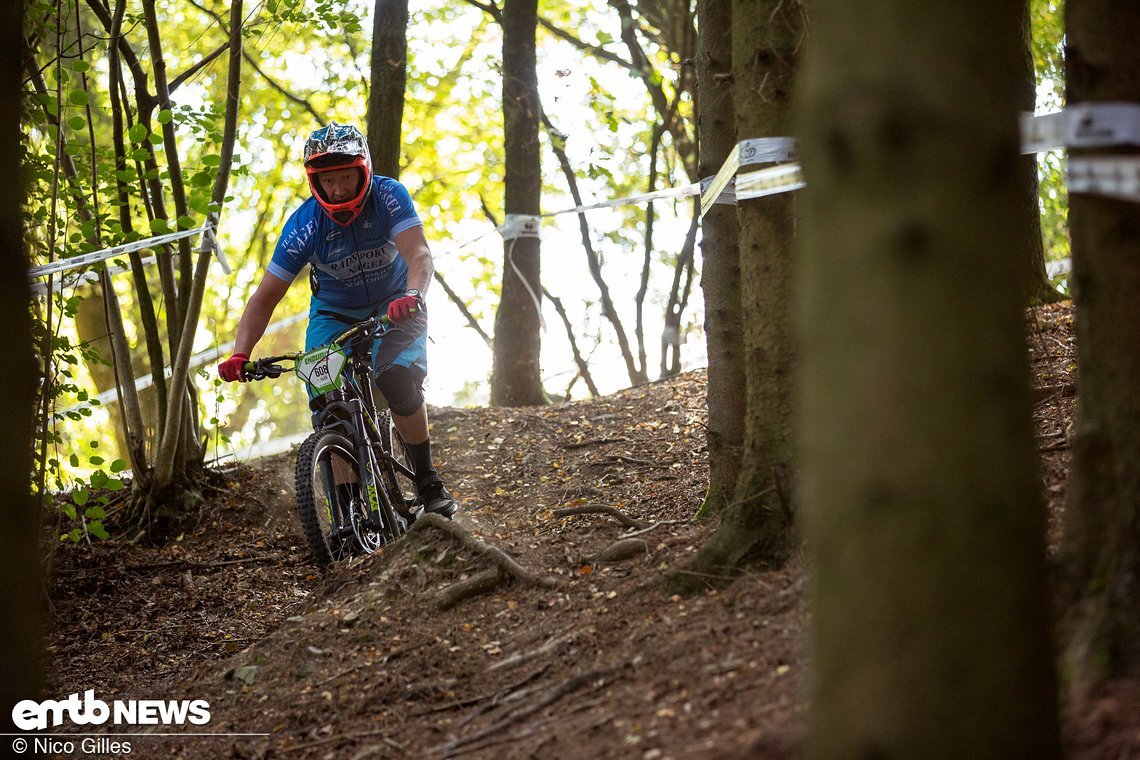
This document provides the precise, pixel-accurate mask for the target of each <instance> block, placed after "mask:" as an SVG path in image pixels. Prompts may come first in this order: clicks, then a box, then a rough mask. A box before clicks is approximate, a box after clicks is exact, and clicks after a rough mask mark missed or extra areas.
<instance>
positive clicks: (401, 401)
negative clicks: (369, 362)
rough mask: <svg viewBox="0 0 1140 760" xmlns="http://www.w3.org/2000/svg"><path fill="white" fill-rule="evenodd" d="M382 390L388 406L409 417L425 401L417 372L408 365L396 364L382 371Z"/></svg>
mask: <svg viewBox="0 0 1140 760" xmlns="http://www.w3.org/2000/svg"><path fill="white" fill-rule="evenodd" d="M376 384H377V386H379V388H380V392H381V393H383V394H384V398H385V399H387V400H388V408H390V409H391V410H392V411H393V412H394V413H395V414H398V415H400V416H401V417H409V416H411V415H412V414H413V413H415V411H416V410H417V409H419V408H420V406H421V405H422V404H423V403H424V394H423V391H422V390H420V384H419V382H418V381H417V380H416V376H415V374H414V373H413V372H412V371H411V370H410V369H408V368H407V367H401V366H400V365H398V364H397V365H394V366H392V367H389V368H388V369H386V370H384V371H383V372H381V373H380V379H379V380H378V381H377V383H376Z"/></svg>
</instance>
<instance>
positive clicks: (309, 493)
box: [296, 431, 384, 567]
mask: <svg viewBox="0 0 1140 760" xmlns="http://www.w3.org/2000/svg"><path fill="white" fill-rule="evenodd" d="M359 472H360V468H359V466H358V464H357V460H356V453H355V450H354V447H353V445H352V442H351V441H349V440H348V438H345V437H344V436H343V435H340V434H339V433H329V432H321V431H317V432H315V433H313V434H312V435H310V436H309V437H308V438H306V439H305V441H304V443H302V444H301V449H300V451H298V452H297V470H296V495H297V513H298V515H299V517H300V518H301V529H302V530H303V531H304V533H305V540H306V541H307V542H308V544H309V549H310V550H311V551H312V553H313V559H314V560H315V561H316V563H317V564H318V565H319V566H321V567H325V566H327V565H330V564H332V563H333V562H339V561H341V560H344V559H347V558H348V557H350V556H352V555H353V554H372V553H374V552H375V551H376V550H377V549H378V548H379V547H380V546H381V545H382V544H383V543H384V539H383V537H382V536H381V535H380V534H379V533H378V532H377V531H375V530H373V529H370V528H368V527H367V525H366V523H365V520H366V518H367V517H368V507H367V504H368V500H367V498H366V496H365V495H364V489H363V488H361V486H360V483H359V474H358V473H359ZM338 480H339V481H341V482H340V483H339V484H338V482H337V481H338ZM346 480H351V481H352V482H344V481H346Z"/></svg>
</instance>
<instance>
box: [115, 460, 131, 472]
mask: <svg viewBox="0 0 1140 760" xmlns="http://www.w3.org/2000/svg"><path fill="white" fill-rule="evenodd" d="M125 469H127V460H125V459H116V460H115V461H114V462H111V472H122V471H123V470H125Z"/></svg>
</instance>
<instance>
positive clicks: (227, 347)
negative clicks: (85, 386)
mask: <svg viewBox="0 0 1140 760" xmlns="http://www.w3.org/2000/svg"><path fill="white" fill-rule="evenodd" d="M308 316H309V312H308V310H305V311H301V312H298V313H296V314H294V315H293V316H291V317H286V318H285V319H282V320H280V321H278V322H274V323H273V324H271V325H269V326H268V327H266V328H265V332H264V333H263V335H271V334H273V333H275V332H280V331H282V330H284V329H285V328H286V327H289V326H291V325H295V324H297V323H298V322H300V321H301V320H302V319H305V318H307V317H308ZM233 350H234V341H232V340H231V341H230V342H229V343H223V344H221V345H220V346H215V347H214V348H208V349H206V350H205V351H202V352H201V353H197V354H194V355H193V356H191V357H190V363H189V365H188V368H189V369H196V368H197V367H200V366H202V365H203V364H208V363H209V362H212V361H216V360H218V359H220V358H222V357H223V356H225V355H226V354H228V353H229V352H230V351H233ZM172 372H173V370H172V369H171V368H169V367H168V368H167V369H166V371H165V373H164V374H165V375H166V377H167V379H170V376H171V374H172ZM152 385H154V377H153V376H152V375H149V374H146V375H143V376H141V377H137V378H135V388H136V389H138V390H142V389H143V388H149V387H150V386H152ZM93 399H94V400H96V401H98V403H100V404H108V403H110V402H112V401H118V399H119V394H118V393H117V392H116V390H115V389H114V388H111V389H110V390H106V391H103V392H102V393H100V394H99V395H97V396H94V397H93ZM91 405H92V402H91V401H84V402H81V403H78V404H75V405H74V406H69V407H68V408H67V409H64V410H63V411H62V412H59V414H67V413H68V412H74V411H78V410H79V409H82V408H83V407H85V406H91Z"/></svg>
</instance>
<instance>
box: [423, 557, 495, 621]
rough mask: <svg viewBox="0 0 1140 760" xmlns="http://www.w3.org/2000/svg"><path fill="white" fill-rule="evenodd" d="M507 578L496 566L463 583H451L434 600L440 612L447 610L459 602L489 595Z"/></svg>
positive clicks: (476, 574)
mask: <svg viewBox="0 0 1140 760" xmlns="http://www.w3.org/2000/svg"><path fill="white" fill-rule="evenodd" d="M508 577H509V576H508V575H507V574H506V572H504V571H503V568H501V567H499V566H498V565H496V566H495V567H492V568H490V569H488V570H484V571H483V572H481V573H475V575H472V576H471V577H470V578H468V579H467V580H465V581H459V582H458V583H453V584H451V585H450V586H448V587H447V588H445V589H444V590H443V592H442V593H441V594H440V595H439V599H438V600H436V605H437V606H438V607H439V608H440V609H441V610H449V609H451V608H452V607H454V606H455V605H457V604H459V603H460V602H464V601H466V600H468V599H473V598H475V597H477V596H482V595H483V594H489V593H491V592H492V591H494V590H495V589H497V588H498V587H499V586H501V585H503V583H505V582H506V580H507V578H508Z"/></svg>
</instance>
